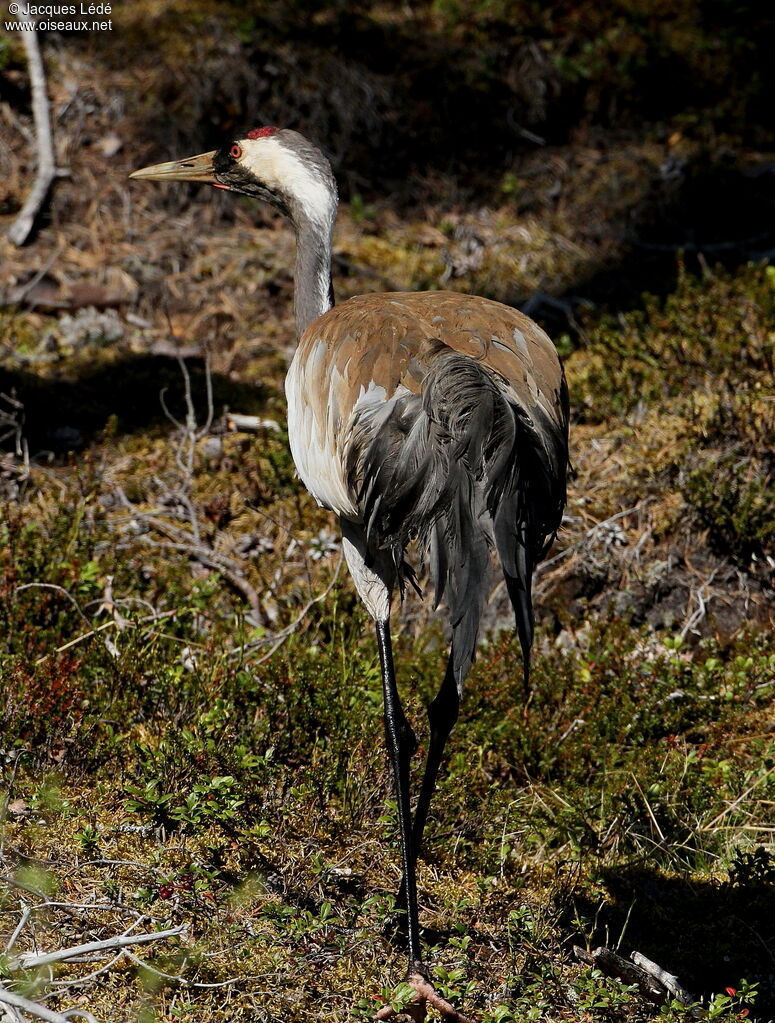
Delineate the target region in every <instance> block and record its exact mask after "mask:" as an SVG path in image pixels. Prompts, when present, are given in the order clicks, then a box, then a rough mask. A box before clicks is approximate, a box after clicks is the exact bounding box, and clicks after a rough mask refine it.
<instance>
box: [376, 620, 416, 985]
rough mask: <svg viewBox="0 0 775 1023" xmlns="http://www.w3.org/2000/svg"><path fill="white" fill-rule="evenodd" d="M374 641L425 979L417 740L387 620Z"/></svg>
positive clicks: (411, 926) (410, 926) (410, 918)
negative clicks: (414, 777) (414, 778)
mask: <svg viewBox="0 0 775 1023" xmlns="http://www.w3.org/2000/svg"><path fill="white" fill-rule="evenodd" d="M377 642H378V644H379V656H380V661H381V662H382V687H383V692H384V696H385V742H386V743H387V750H388V756H389V757H390V763H391V764H392V767H393V780H394V782H395V787H396V799H397V800H398V825H399V828H400V832H401V834H400V838H401V858H402V860H403V866H404V889H405V892H406V914H407V930H408V934H409V973H410V974H412V973H420V974H422V975H423V976H424V975H425V968H424V966H423V965H422V959H421V957H420V923H419V918H418V911H417V880H416V876H415V866H414V865H415V856H414V850H413V847H412V832H411V813H410V810H409V760H410V758H411V756H412V753H414V750H415V747H416V740H415V737H414V732H413V731H412V729H411V726H410V725H409V722H408V721H407V720H406V717H405V715H404V712H403V709H402V707H401V701H400V700H399V698H398V689H397V687H396V675H395V670H394V668H393V650H392V647H391V644H390V626H389V623H388V622H387V621H383V622H377Z"/></svg>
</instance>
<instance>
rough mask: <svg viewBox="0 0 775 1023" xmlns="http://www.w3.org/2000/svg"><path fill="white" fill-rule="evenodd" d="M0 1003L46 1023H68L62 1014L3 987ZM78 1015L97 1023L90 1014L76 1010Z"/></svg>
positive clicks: (0, 991) (0, 988)
mask: <svg viewBox="0 0 775 1023" xmlns="http://www.w3.org/2000/svg"><path fill="white" fill-rule="evenodd" d="M0 1003H2V1004H3V1005H12V1006H13V1007H14V1008H15V1009H23V1010H24V1012H28V1013H29V1014H30V1015H31V1016H37V1017H38V1019H43V1020H46V1023H70V1020H69V1018H68V1016H66V1015H64V1014H63V1013H61V1012H54V1011H53V1010H52V1009H47V1008H46V1006H45V1005H41V1004H40V1003H39V1002H33V1001H32V1000H31V999H29V998H22V996H21V995H17V994H14V992H13V991H8V990H7V989H6V988H4V987H0ZM75 1011H76V1010H73V1012H75ZM78 1013H79V1015H81V1016H84V1017H86V1019H87V1020H89V1021H90V1023H97V1021H96V1020H95V1019H94V1016H92V1014H91V1013H90V1012H83V1011H82V1010H78Z"/></svg>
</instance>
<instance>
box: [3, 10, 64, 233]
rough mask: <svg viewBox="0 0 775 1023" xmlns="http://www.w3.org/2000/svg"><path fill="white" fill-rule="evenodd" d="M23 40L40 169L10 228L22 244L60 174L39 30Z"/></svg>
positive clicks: (28, 18)
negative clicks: (55, 152)
mask: <svg viewBox="0 0 775 1023" xmlns="http://www.w3.org/2000/svg"><path fill="white" fill-rule="evenodd" d="M18 17H19V18H20V19H21V20H22V21H23V22H27V23H28V24H31V25H33V26H34V25H35V19H34V18H33V17H31V16H30V15H28V14H25V13H24V12H23V11H22V12H20V13H19V15H18ZM22 42H23V43H24V49H25V52H26V54H27V65H28V67H29V70H30V88H31V90H32V113H33V116H34V118H35V143H36V147H37V151H38V169H37V173H36V175H35V183H34V184H33V186H32V190H31V191H30V194H29V195H28V196H27V200H26V202H25V203H24V205H23V206H22V208H21V210H20V211H19V214H18V216H17V217H16V220H14V222H13V224H11V227H10V228H9V230H8V237H9V239H10V240H11V241H12V242H13V244H14V245H23V244H24V243H25V242H26V241H27V238H28V237H29V234H30V231H32V227H33V224H34V223H35V217H36V216H37V215H38V212H39V210H40V208H41V206H42V205H43V203H44V202H45V200H46V196H47V195H48V190H49V188H50V187H51V182H52V181H53V180H54V178H55V177H56V174H57V170H56V164H55V162H54V145H53V142H52V139H51V118H50V115H49V104H48V94H47V91H46V72H45V69H44V67H43V59H42V57H41V55H40V46H39V45H38V31H37V28H33V29H32V30H31V31H26V32H22Z"/></svg>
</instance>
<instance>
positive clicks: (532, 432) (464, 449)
mask: <svg viewBox="0 0 775 1023" xmlns="http://www.w3.org/2000/svg"><path fill="white" fill-rule="evenodd" d="M426 359H427V363H428V366H429V369H428V373H427V375H426V376H425V378H424V380H423V385H422V390H421V392H420V393H411V392H410V391H408V390H405V389H400V390H399V391H398V392H397V393H396V396H395V397H394V399H393V400H391V401H389V402H387V403H385V404H384V405H382V406H381V407H380V408H379V410H378V411H376V412H375V411H371V412H370V414H364V415H363V416H362V417H358V418H357V419H356V422H355V426H354V429H353V435H352V444H351V447H350V451H351V457H350V465H349V466H348V471H349V472H350V473H351V474H353V476H354V477H355V478H356V479H358V480H359V483H360V497H361V501H362V507H363V509H364V526H365V529H366V535H367V538H368V543H369V546H370V547H372V549H383V550H389V551H390V552H391V555H392V557H393V560H394V564H395V569H396V573H397V576H398V578H399V581H400V580H402V579H403V578H404V577H408V578H409V579H410V580H411V579H412V577H413V574H412V573H411V569H409V568H408V566H406V564H405V562H404V552H405V550H406V547H407V545H408V543H409V542H410V541H411V540H415V539H416V540H417V541H418V545H419V548H420V550H421V552H422V554H423V557H424V558H426V559H427V563H428V566H429V569H430V573H431V577H432V580H433V583H434V587H435V602H436V604H438V603H439V602H440V601H441V600H444V601H445V602H446V604H447V606H448V608H449V611H450V617H451V622H452V665H453V671H454V675H455V680H456V682H457V685H458V688H460V687H462V683H463V680H464V678H465V676H466V674H467V672H468V669H469V667H470V665H471V663H472V661H473V659H474V651H475V647H476V640H477V634H478V631H479V622H480V619H481V615H482V610H483V607H484V604H485V601H486V599H487V592H488V587H489V571H488V569H489V560H490V558H489V552H490V548H491V547H493V546H494V547H495V548H496V550H497V552H498V556H499V559H500V562H501V565H502V568H503V572H504V575H505V578H506V583H507V588H508V592H509V597H510V599H511V602H512V605H513V607H514V613H515V617H516V623H517V629H518V632H519V638H520V643H521V646H522V654H523V662H524V666H525V674H526V678H527V673H528V671H529V663H530V647H531V643H532V638H533V609H532V597H531V580H532V572H533V569H534V568H535V566H536V564H537V563H538V562H539V561H540V560H541V558H542V557H543V556H544V554H545V552H546V550H547V549H548V547H549V545H550V544H551V542H552V539H553V537H554V534H555V532H556V531H557V528H558V527H559V524H560V518H561V515H562V508H563V505H564V500H565V469H566V464H565V457H566V456H565V450H566V447H565V444H566V441H565V437H564V435H563V434H562V432H561V430H560V429H559V428H558V426H557V425H556V424H555V423H554V422H553V421H552V420H551V419H550V418H549V417H548V416H547V415H546V413H545V412H543V410H542V409H541V407H540V405H538V404H536V405H535V407H534V408H533V409H531V412H530V413H528V412H527V411H526V410H525V409H524V408H523V407H522V406H521V405H520V404H519V402H518V401H516V400H514V399H513V398H510V394H509V385H508V383H507V382H506V381H505V380H502V379H501V378H500V377H499V376H498V375H497V374H495V373H494V372H492V371H491V370H489V369H487V368H486V367H485V366H483V365H481V364H480V363H479V362H477V361H475V360H474V359H471V358H469V357H467V356H464V355H460V354H459V353H457V352H455V351H454V350H452V349H451V348H449V347H447V346H446V345H444V344H443V343H442V342H441V341H433V342H430V343H429V350H428V353H427V355H426Z"/></svg>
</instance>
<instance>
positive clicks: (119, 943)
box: [8, 926, 185, 970]
mask: <svg viewBox="0 0 775 1023" xmlns="http://www.w3.org/2000/svg"><path fill="white" fill-rule="evenodd" d="M184 930H185V926H182V927H170V929H169V930H166V931H154V932H153V933H149V934H117V935H115V936H114V937H112V938H106V939H105V940H104V941H89V942H87V943H86V944H85V945H73V946H72V947H71V948H61V949H59V951H57V952H44V953H42V954H40V955H38V954H37V953H34V952H26V953H25V954H24V955H20V956H17V957H16V958H15V959H13V960H11V961H10V962H9V964H8V965H9V966H10V967H11V968H12V969H22V970H29V969H32V968H33V967H35V966H45V965H46V964H47V963H56V962H59V961H61V960H62V959H75V958H76V957H77V956H81V955H86V954H88V953H89V952H100V951H103V950H107V949H111V948H126V947H127V946H128V945H144V944H147V943H148V942H149V941H160V940H161V939H162V938H174V937H176V936H177V935H178V934H182V933H183V931H184Z"/></svg>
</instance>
